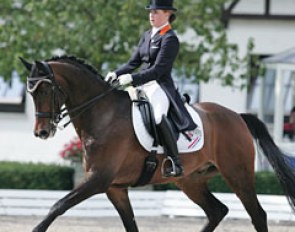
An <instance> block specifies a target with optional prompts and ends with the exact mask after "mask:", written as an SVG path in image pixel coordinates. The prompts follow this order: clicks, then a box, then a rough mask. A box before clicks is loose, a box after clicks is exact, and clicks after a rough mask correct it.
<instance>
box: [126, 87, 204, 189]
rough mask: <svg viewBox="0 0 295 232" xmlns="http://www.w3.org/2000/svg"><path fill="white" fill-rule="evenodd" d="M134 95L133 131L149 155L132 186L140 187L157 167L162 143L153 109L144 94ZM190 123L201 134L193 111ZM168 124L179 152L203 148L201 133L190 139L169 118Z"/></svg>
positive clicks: (196, 116) (197, 119)
mask: <svg viewBox="0 0 295 232" xmlns="http://www.w3.org/2000/svg"><path fill="white" fill-rule="evenodd" d="M129 94H130V93H129ZM136 94H137V97H136V98H133V100H132V102H133V103H135V104H133V113H132V115H133V123H134V129H135V133H136V136H137V138H138V140H139V142H140V143H141V145H142V146H143V147H144V148H145V149H146V150H147V151H149V154H150V155H149V156H147V158H146V159H145V162H144V167H143V171H142V174H141V176H140V178H139V180H138V181H137V183H136V184H135V185H133V186H141V185H145V184H147V183H148V182H149V181H150V179H151V178H152V176H153V174H154V172H155V170H156V168H157V166H158V160H157V158H156V154H157V153H162V152H163V147H161V145H162V143H161V139H160V137H159V134H158V131H157V126H156V123H155V118H154V112H153V107H152V105H151V103H150V102H149V101H148V99H147V98H146V96H145V94H144V92H141V91H138V92H137V93H136ZM135 99H136V100H135ZM185 99H188V98H187V97H186V98H185ZM182 104H183V102H182ZM188 110H189V111H190V113H188V114H189V115H190V114H191V113H192V111H194V110H193V109H192V108H191V107H189V109H188ZM176 112H179V111H176ZM179 114H180V112H179ZM169 115H171V113H168V116H169ZM171 120H172V121H171ZM192 121H193V122H194V121H196V122H197V124H198V125H200V127H198V128H199V129H200V130H198V131H199V132H200V133H201V132H202V123H201V121H200V118H199V117H198V115H197V113H196V112H195V111H194V120H192ZM170 124H171V125H173V129H174V133H175V134H176V135H177V138H178V148H179V151H180V152H184V153H185V152H193V151H196V150H199V149H201V147H202V146H203V139H202V133H201V134H199V135H197V137H196V136H195V135H194V136H191V137H190V136H188V135H187V134H186V133H185V132H183V131H178V130H177V126H175V123H173V119H171V118H170ZM194 125H195V124H194ZM180 132H181V133H180Z"/></svg>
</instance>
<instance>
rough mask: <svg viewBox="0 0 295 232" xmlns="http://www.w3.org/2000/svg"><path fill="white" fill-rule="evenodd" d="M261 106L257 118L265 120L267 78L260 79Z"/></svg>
mask: <svg viewBox="0 0 295 232" xmlns="http://www.w3.org/2000/svg"><path fill="white" fill-rule="evenodd" d="M259 78H260V80H259V106H258V112H257V114H258V115H257V116H258V118H259V119H260V120H262V121H263V120H264V101H263V100H264V91H265V77H259Z"/></svg>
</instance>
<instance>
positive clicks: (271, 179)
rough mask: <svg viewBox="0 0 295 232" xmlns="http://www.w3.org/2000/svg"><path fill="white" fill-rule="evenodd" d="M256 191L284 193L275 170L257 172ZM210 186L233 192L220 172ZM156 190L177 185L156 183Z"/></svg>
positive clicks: (261, 192)
mask: <svg viewBox="0 0 295 232" xmlns="http://www.w3.org/2000/svg"><path fill="white" fill-rule="evenodd" d="M255 182H256V186H255V188H256V193H257V194H273V195H283V194H284V192H283V189H282V187H281V185H280V184H279V181H278V179H277V177H276V175H275V174H274V173H273V172H257V173H256V180H255ZM208 186H209V189H210V191H212V192H220V193H232V191H231V189H230V188H229V187H228V186H227V184H226V183H225V181H224V180H223V177H222V176H221V175H220V174H218V175H216V176H215V177H213V178H212V179H211V180H210V181H209V182H208ZM154 189H155V190H168V189H170V190H175V189H177V187H176V186H175V185H174V184H173V183H169V184H160V185H154Z"/></svg>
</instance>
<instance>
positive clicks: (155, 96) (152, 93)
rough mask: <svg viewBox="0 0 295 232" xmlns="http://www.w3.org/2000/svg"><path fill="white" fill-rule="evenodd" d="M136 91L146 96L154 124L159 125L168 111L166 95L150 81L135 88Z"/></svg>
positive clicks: (156, 84)
mask: <svg viewBox="0 0 295 232" xmlns="http://www.w3.org/2000/svg"><path fill="white" fill-rule="evenodd" d="M137 89H140V90H141V91H143V92H144V93H145V94H146V96H147V98H148V99H149V101H150V103H151V104H152V106H153V110H154V116H155V121H156V124H159V123H160V122H161V121H162V116H163V115H165V116H167V113H168V109H169V100H168V97H167V95H166V93H165V92H164V90H163V89H162V88H161V86H160V85H159V84H158V83H157V82H156V81H150V82H148V83H146V84H144V85H142V86H139V87H137Z"/></svg>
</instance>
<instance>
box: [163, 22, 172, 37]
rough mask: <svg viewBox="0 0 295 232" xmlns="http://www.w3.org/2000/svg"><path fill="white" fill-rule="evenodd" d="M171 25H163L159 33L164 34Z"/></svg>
mask: <svg viewBox="0 0 295 232" xmlns="http://www.w3.org/2000/svg"><path fill="white" fill-rule="evenodd" d="M171 29H172V28H171V26H170V24H168V25H166V26H165V27H163V28H162V29H161V31H160V35H165V34H166V33H167V31H169V30H171Z"/></svg>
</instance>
